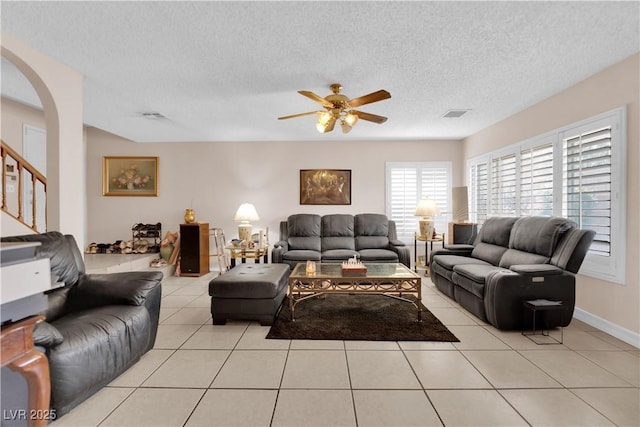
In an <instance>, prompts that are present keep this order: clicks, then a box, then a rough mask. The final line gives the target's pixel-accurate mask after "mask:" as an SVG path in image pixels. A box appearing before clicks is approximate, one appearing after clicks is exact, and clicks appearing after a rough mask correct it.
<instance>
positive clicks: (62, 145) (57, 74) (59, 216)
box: [1, 33, 86, 241]
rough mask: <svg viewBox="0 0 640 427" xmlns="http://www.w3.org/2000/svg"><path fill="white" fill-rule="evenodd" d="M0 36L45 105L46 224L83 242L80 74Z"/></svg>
mask: <svg viewBox="0 0 640 427" xmlns="http://www.w3.org/2000/svg"><path fill="white" fill-rule="evenodd" d="M1 41H2V45H1V52H2V56H3V57H4V58H6V59H8V60H9V61H11V62H12V63H13V64H14V65H15V66H16V67H17V68H18V69H19V70H20V71H21V72H22V73H23V74H24V75H25V76H26V77H27V79H28V80H29V82H31V84H32V85H33V87H34V89H35V91H36V92H37V94H38V96H39V97H40V101H41V102H42V105H43V106H44V119H45V122H46V129H47V226H48V228H49V229H53V230H59V231H61V232H63V233H68V234H72V235H74V236H75V237H76V239H77V240H78V241H83V240H84V237H85V230H86V228H85V211H84V207H85V197H84V195H85V191H84V190H85V187H84V180H83V179H82V178H83V175H84V164H85V151H84V141H83V133H82V132H83V125H82V111H83V99H82V75H81V74H80V73H78V72H77V71H75V70H72V69H71V68H68V67H66V66H65V65H63V64H61V63H59V62H57V61H55V60H53V59H52V58H50V57H48V56H46V55H44V54H42V53H40V52H38V51H36V50H35V49H32V48H31V47H30V46H28V45H26V44H24V43H23V42H21V41H20V40H18V39H16V38H15V37H13V36H11V35H9V34H5V33H2V39H1ZM3 113H4V112H3ZM21 142H22V141H20V144H21ZM7 143H10V142H9V141H7ZM14 144H18V143H17V142H14ZM69 165H73V167H69Z"/></svg>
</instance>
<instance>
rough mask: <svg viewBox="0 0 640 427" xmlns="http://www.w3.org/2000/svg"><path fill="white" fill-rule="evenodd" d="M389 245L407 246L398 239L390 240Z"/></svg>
mask: <svg viewBox="0 0 640 427" xmlns="http://www.w3.org/2000/svg"><path fill="white" fill-rule="evenodd" d="M389 244H390V245H391V246H407V245H406V244H405V243H404V242H403V241H402V240H397V239H393V240H389Z"/></svg>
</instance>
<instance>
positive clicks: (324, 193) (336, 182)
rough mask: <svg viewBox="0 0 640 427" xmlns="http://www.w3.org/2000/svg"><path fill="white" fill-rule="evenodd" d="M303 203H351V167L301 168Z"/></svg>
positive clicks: (301, 197)
mask: <svg viewBox="0 0 640 427" xmlns="http://www.w3.org/2000/svg"><path fill="white" fill-rule="evenodd" d="M300 204H301V205H350V204H351V170H350V169H300Z"/></svg>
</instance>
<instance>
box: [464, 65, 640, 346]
mask: <svg viewBox="0 0 640 427" xmlns="http://www.w3.org/2000/svg"><path fill="white" fill-rule="evenodd" d="M623 105H626V106H627V194H626V199H627V224H626V225H627V247H626V252H627V254H626V257H627V259H626V265H627V268H626V283H625V284H624V285H623V286H621V285H619V284H615V283H610V282H606V281H604V280H599V279H594V278H591V277H586V276H578V278H577V286H576V306H577V307H578V308H579V310H578V313H577V315H579V316H582V317H583V320H586V321H590V322H591V323H592V324H594V325H595V326H597V327H599V328H601V329H604V330H605V331H607V332H610V333H612V334H614V335H616V336H618V337H620V338H624V339H626V340H627V341H628V342H629V341H633V342H634V344H635V345H636V346H637V345H640V262H639V261H640V221H638V212H640V192H639V191H638V188H640V168H639V165H640V142H639V138H640V136H639V134H640V54H636V55H633V56H631V57H630V58H627V59H626V60H624V61H621V62H620V63H618V64H615V65H613V66H611V67H609V68H607V69H606V70H603V71H602V72H600V73H598V74H595V75H594V76H591V77H589V78H588V79H585V80H584V81H582V82H580V83H578V84H576V85H575V86H573V87H571V88H568V89H567V90H564V91H562V92H560V93H558V94H556V95H554V96H552V97H551V98H549V99H546V100H544V101H542V102H540V103H538V104H536V105H534V106H532V107H530V108H528V109H526V110H524V111H522V112H520V113H518V114H516V115H514V116H512V117H509V118H507V119H505V120H503V121H501V122H499V123H496V124H495V125H493V126H490V127H488V128H486V129H483V130H482V131H480V132H478V133H476V134H474V135H471V136H470V137H468V138H467V139H466V140H465V142H464V143H465V158H467V159H468V158H472V157H475V156H478V155H480V154H484V153H487V152H489V151H492V150H495V149H498V148H500V147H503V146H506V145H510V144H513V143H516V142H519V141H523V140H525V139H527V138H531V137H533V136H536V135H540V134H543V133H545V132H547V131H550V130H553V129H557V128H559V127H562V126H565V125H568V124H571V123H575V122H577V121H580V120H583V119H587V118H589V117H592V116H594V115H596V114H599V113H602V112H605V111H609V110H611V109H613V108H617V107H620V106H623ZM613 220H614V221H615V220H616V219H615V218H613Z"/></svg>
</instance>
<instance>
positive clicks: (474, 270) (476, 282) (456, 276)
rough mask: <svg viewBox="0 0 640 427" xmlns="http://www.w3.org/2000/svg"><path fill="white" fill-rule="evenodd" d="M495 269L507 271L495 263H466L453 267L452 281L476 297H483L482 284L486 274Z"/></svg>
mask: <svg viewBox="0 0 640 427" xmlns="http://www.w3.org/2000/svg"><path fill="white" fill-rule="evenodd" d="M495 271H509V270H507V269H504V268H501V267H496V266H495V265H482V264H467V265H459V266H456V267H455V268H454V269H453V277H452V278H453V283H455V284H456V285H458V286H460V287H461V288H462V289H465V290H466V291H468V292H471V293H472V294H473V295H475V296H477V297H478V298H484V285H485V279H486V278H487V276H489V275H490V274H492V273H493V272H495Z"/></svg>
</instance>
